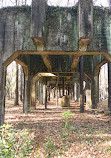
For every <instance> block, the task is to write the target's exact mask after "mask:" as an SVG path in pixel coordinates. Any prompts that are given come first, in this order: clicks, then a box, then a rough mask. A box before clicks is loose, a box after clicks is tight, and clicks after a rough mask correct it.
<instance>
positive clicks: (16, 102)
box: [14, 63, 19, 106]
mask: <svg viewBox="0 0 111 158" xmlns="http://www.w3.org/2000/svg"><path fill="white" fill-rule="evenodd" d="M18 96H19V92H18V64H17V63H16V88H15V103H14V105H15V106H16V105H19V102H18V100H19V99H18Z"/></svg>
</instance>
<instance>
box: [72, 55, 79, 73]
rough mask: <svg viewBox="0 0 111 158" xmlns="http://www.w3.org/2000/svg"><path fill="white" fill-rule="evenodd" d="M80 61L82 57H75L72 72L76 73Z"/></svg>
mask: <svg viewBox="0 0 111 158" xmlns="http://www.w3.org/2000/svg"><path fill="white" fill-rule="evenodd" d="M79 60H80V56H74V57H73V61H72V65H71V71H74V69H75V68H76V67H77V65H78V63H79Z"/></svg>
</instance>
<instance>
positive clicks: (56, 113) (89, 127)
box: [5, 100, 111, 158]
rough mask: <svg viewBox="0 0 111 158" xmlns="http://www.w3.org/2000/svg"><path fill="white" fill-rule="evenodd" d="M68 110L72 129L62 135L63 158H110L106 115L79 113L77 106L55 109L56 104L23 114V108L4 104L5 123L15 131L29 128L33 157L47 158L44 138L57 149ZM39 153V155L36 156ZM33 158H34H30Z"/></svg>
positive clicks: (110, 122) (109, 121) (109, 118)
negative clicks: (34, 144)
mask: <svg viewBox="0 0 111 158" xmlns="http://www.w3.org/2000/svg"><path fill="white" fill-rule="evenodd" d="M67 110H70V111H71V112H72V113H73V115H72V116H71V119H70V127H71V128H72V129H71V131H70V132H69V133H68V135H65V138H64V141H65V142H64V143H65V145H66V147H65V150H64V155H63V156H55V157H58V158H59V157H64V158H65V157H68V158H110V157H111V116H110V115H106V114H90V113H83V114H80V113H79V104H78V103H74V102H71V107H70V108H61V107H59V108H58V109H57V108H56V106H55V100H54V101H52V102H50V103H49V104H48V109H47V110H45V109H44V106H43V105H39V107H38V106H37V109H36V110H35V111H31V112H30V113H28V114H23V113H22V105H20V106H18V107H15V106H13V102H11V101H10V102H9V101H8V102H7V103H6V115H5V123H11V124H14V126H15V128H19V129H22V128H27V127H28V128H29V129H30V130H31V132H34V134H35V140H36V143H37V144H36V147H35V157H42V158H44V157H46V155H45V154H46V151H45V150H44V147H45V145H46V137H52V138H54V140H55V145H56V147H57V148H60V146H61V144H60V139H62V138H61V131H62V130H63V128H62V126H63V117H62V113H63V112H64V111H67ZM38 151H39V152H38ZM32 157H34V155H33V156H32Z"/></svg>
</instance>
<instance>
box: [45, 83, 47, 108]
mask: <svg viewBox="0 0 111 158" xmlns="http://www.w3.org/2000/svg"><path fill="white" fill-rule="evenodd" d="M45 109H47V82H46V84H45Z"/></svg>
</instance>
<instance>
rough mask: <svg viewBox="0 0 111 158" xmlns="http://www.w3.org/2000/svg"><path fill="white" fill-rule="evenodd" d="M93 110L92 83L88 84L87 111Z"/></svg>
mask: <svg viewBox="0 0 111 158" xmlns="http://www.w3.org/2000/svg"><path fill="white" fill-rule="evenodd" d="M91 108H92V100H91V83H90V82H88V81H87V82H86V110H89V109H91Z"/></svg>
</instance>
